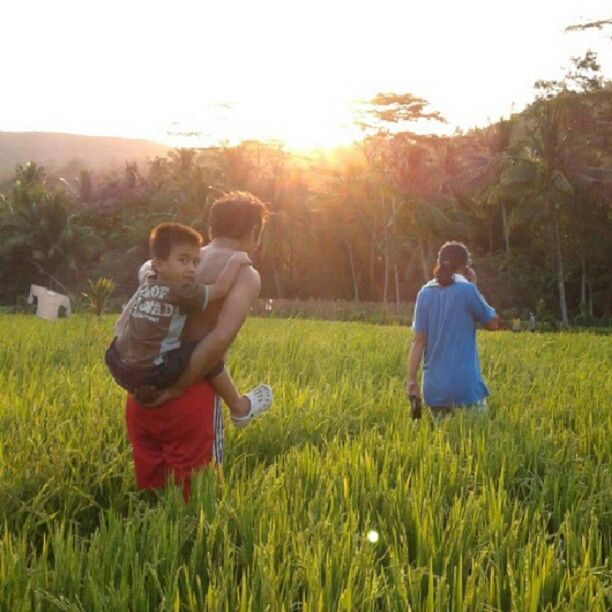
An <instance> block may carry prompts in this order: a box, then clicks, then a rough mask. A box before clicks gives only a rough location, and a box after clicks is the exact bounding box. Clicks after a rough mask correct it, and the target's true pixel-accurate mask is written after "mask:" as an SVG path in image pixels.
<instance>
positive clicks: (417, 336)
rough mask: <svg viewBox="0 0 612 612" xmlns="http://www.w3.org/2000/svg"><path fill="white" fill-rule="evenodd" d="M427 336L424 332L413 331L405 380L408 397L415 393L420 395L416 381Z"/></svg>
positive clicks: (417, 395)
mask: <svg viewBox="0 0 612 612" xmlns="http://www.w3.org/2000/svg"><path fill="white" fill-rule="evenodd" d="M426 343H427V337H426V336H425V333H424V332H414V336H413V338H412V343H411V345H410V354H409V355H408V378H407V382H406V395H407V396H408V397H410V396H412V395H415V396H416V397H421V390H420V388H419V383H418V381H417V374H418V371H419V365H420V363H421V359H422V358H423V353H424V351H425V344H426Z"/></svg>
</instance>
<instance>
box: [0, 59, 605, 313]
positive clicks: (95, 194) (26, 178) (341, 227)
mask: <svg viewBox="0 0 612 612" xmlns="http://www.w3.org/2000/svg"><path fill="white" fill-rule="evenodd" d="M536 87H537V92H538V95H537V97H536V99H535V100H534V102H533V103H532V104H531V105H530V106H529V107H528V108H526V109H525V110H524V111H523V112H521V113H519V114H516V115H513V116H512V117H511V118H509V119H505V120H500V121H497V122H495V123H492V124H490V125H489V126H487V127H486V128H483V129H476V130H471V131H469V132H467V133H456V134H454V135H452V136H435V135H422V134H417V133H415V132H414V131H412V130H407V129H402V130H401V131H398V130H397V129H395V128H397V126H406V125H408V126H410V122H413V121H417V120H423V119H428V120H431V121H443V118H442V117H441V116H440V115H439V114H438V113H435V112H432V111H429V110H428V105H427V102H426V101H425V100H423V99H421V98H418V97H416V96H414V95H411V94H401V95H400V94H379V95H378V96H376V97H375V98H374V99H373V100H372V101H371V103H370V105H369V106H368V108H367V110H366V113H365V115H364V117H363V126H364V129H365V132H364V138H363V139H362V140H361V141H360V142H358V143H355V144H354V145H353V146H351V147H346V148H343V149H338V150H336V151H334V152H328V153H321V154H319V155H316V156H314V155H313V156H309V157H303V156H298V155H296V154H292V153H290V152H288V151H286V150H284V149H283V148H282V146H280V145H277V144H270V143H261V142H255V141H248V142H243V143H242V144H240V145H239V146H233V147H229V146H228V147H217V148H208V149H200V150H197V149H178V150H175V151H172V152H171V153H169V154H168V155H167V156H166V157H158V158H156V159H153V160H151V161H150V162H148V163H147V164H145V165H139V164H137V163H134V162H129V163H126V164H125V167H124V168H123V169H121V170H120V171H116V170H115V171H108V172H104V173H97V174H96V173H93V172H91V171H89V170H87V169H81V171H80V173H79V174H78V175H77V176H67V175H64V176H59V175H58V174H57V173H54V174H47V173H46V172H45V169H44V168H42V167H40V166H38V165H36V164H34V163H29V164H26V165H23V166H19V167H17V168H16V171H15V175H14V177H13V178H12V179H11V180H10V181H8V182H7V183H6V184H4V185H3V186H2V189H1V191H2V195H1V196H0V198H1V199H0V300H1V301H2V302H3V303H5V304H14V303H15V301H16V300H19V299H20V298H19V296H23V295H24V294H26V293H27V291H28V288H29V285H30V284H31V283H38V284H44V285H47V286H49V287H51V288H54V289H58V290H60V291H66V292H69V293H71V294H73V295H79V294H80V292H81V291H82V290H83V288H84V287H85V286H86V283H87V281H88V280H92V279H96V278H98V277H107V278H110V279H112V280H113V281H115V283H116V285H117V287H118V290H117V292H118V295H119V296H120V297H125V296H127V295H128V294H129V293H130V292H131V291H133V289H134V286H135V284H136V270H137V269H138V266H139V265H140V263H141V262H142V261H143V260H144V259H145V258H146V256H147V247H146V244H147V234H148V231H149V229H150V228H151V227H152V226H153V225H155V224H156V223H159V222H161V221H168V220H176V221H180V222H184V223H189V224H191V225H193V226H194V227H196V228H198V229H200V230H202V231H204V230H205V227H206V215H207V211H208V208H209V206H210V205H211V203H212V202H213V201H214V199H215V198H216V197H217V196H218V195H219V194H220V193H223V192H225V191H229V190H235V189H239V190H246V191H250V192H252V193H254V194H256V195H258V196H259V197H260V198H262V199H263V200H264V201H266V202H267V203H268V205H269V208H270V212H271V215H270V219H269V223H268V227H267V229H266V232H265V234H264V241H263V245H262V248H261V250H260V252H259V253H258V254H257V256H256V261H255V264H256V266H257V268H258V269H259V270H260V272H261V273H262V280H263V295H264V297H271V298H284V299H292V298H299V299H308V298H317V299H345V300H354V301H357V302H359V301H379V302H382V303H383V304H390V303H396V304H400V303H402V302H412V301H413V300H414V297H415V294H416V291H417V290H418V288H419V287H420V286H421V284H423V282H425V281H427V280H428V279H429V278H431V272H432V268H433V265H434V263H435V258H436V254H437V250H438V249H439V247H440V246H441V245H442V243H443V242H445V241H446V240H449V239H454V240H462V241H464V242H465V243H466V244H467V245H468V246H469V248H470V249H471V251H472V253H473V256H474V260H475V261H474V265H475V267H476V268H477V269H478V271H479V272H480V277H481V282H480V284H481V286H482V289H483V291H484V292H485V294H486V295H487V297H488V298H489V299H490V300H491V301H492V302H493V303H495V304H496V305H498V306H499V307H500V308H502V309H504V308H505V309H510V308H514V309H517V310H521V309H528V310H532V311H537V312H538V313H539V314H540V315H541V316H544V315H548V316H551V317H555V318H557V319H559V320H560V321H562V322H563V323H564V324H566V325H567V324H569V323H571V322H572V321H580V322H587V321H589V320H595V319H609V317H610V315H611V313H610V281H611V275H610V263H609V253H610V252H611V249H610V247H611V238H610V236H611V232H610V213H611V198H612V159H611V158H612V153H611V151H612V147H611V146H610V145H611V142H612V87H611V84H610V82H606V81H604V80H603V79H602V78H601V76H599V65H598V63H597V58H596V56H595V55H594V54H592V53H590V52H589V53H587V54H586V55H585V56H584V57H582V58H576V59H575V60H574V62H573V64H572V68H571V70H570V71H569V72H568V74H567V75H566V76H565V78H564V79H563V80H561V81H548V82H543V81H541V82H539V83H537V85H536Z"/></svg>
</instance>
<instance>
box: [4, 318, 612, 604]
mask: <svg viewBox="0 0 612 612" xmlns="http://www.w3.org/2000/svg"><path fill="white" fill-rule="evenodd" d="M111 327H112V318H105V319H102V320H101V321H98V320H96V319H94V318H93V317H85V316H82V317H74V318H72V319H68V320H62V321H58V322H56V323H48V322H45V321H40V320H37V319H34V318H32V317H26V316H3V317H0V431H1V433H0V529H1V532H0V609H3V610H87V611H90V610H204V609H208V610H229V611H234V610H287V611H289V610H335V609H339V610H408V609H414V610H447V609H448V610H457V611H458V610H521V611H522V610H539V609H547V610H568V609H570V610H602V611H603V610H607V609H610V607H611V606H612V590H611V589H612V587H611V581H612V561H611V559H610V544H611V542H612V478H611V472H610V459H611V455H612V445H611V443H610V439H611V434H612V411H611V409H610V397H612V384H611V379H610V376H609V373H610V369H611V365H612V344H611V343H610V340H609V339H608V338H606V337H598V336H593V335H590V334H554V335H538V334H535V335H528V334H520V335H519V334H514V335H512V334H508V333H504V332H502V333H497V334H489V335H486V334H481V335H480V337H479V343H480V346H481V363H482V367H483V371H484V375H485V377H486V379H487V382H488V383H489V386H490V387H491V389H492V391H493V395H492V397H491V399H490V407H491V410H490V415H489V416H488V417H486V418H479V417H477V416H474V417H457V418H453V419H447V420H444V421H442V422H440V423H432V422H430V421H429V420H426V419H425V420H423V421H422V422H418V423H415V422H412V421H411V420H410V419H409V418H408V407H407V405H406V401H405V398H404V396H403V387H404V379H405V375H404V372H405V360H406V354H407V350H408V343H409V336H410V332H409V331H408V330H407V329H405V328H403V327H376V326H371V325H364V324H349V323H330V322H317V321H297V320H261V319H253V320H250V321H249V322H248V323H247V325H246V327H245V328H244V330H243V331H242V332H241V335H240V337H239V339H238V341H237V342H236V344H235V346H234V348H233V349H232V353H231V355H230V359H229V362H230V365H231V370H232V374H233V376H234V378H235V379H236V380H237V381H238V383H239V384H240V386H241V387H242V388H247V387H249V386H251V385H252V384H254V383H256V382H258V381H262V380H264V381H268V382H269V383H270V384H271V385H272V386H273V387H274V390H275V397H276V399H275V404H274V407H273V409H272V410H271V411H270V412H269V413H268V414H267V415H266V416H265V417H264V418H262V419H260V420H259V421H258V422H257V423H256V424H253V425H252V426H251V427H249V428H248V429H246V430H245V431H243V432H236V431H234V430H232V429H231V428H228V431H227V436H226V461H225V466H224V474H223V478H222V479H218V478H216V477H215V474H214V473H213V472H204V473H203V474H202V475H201V476H199V477H198V479H197V480H196V483H195V490H194V492H193V495H192V499H191V501H190V503H189V504H188V505H187V506H185V505H183V503H182V499H181V494H180V491H178V490H176V489H174V488H173V487H171V488H169V489H168V490H167V491H166V492H164V493H162V494H161V495H159V496H155V495H145V494H137V493H136V492H135V487H134V480H133V473H132V465H131V457H130V450H129V447H128V444H127V440H126V435H125V429H124V415H123V402H124V398H123V394H122V392H121V391H120V390H119V389H118V388H117V387H116V386H115V385H114V384H113V383H112V382H111V380H110V378H109V376H108V374H107V373H106V370H105V367H104V365H103V363H102V353H103V350H104V347H105V345H106V343H107V341H108V339H109V336H110V333H111ZM370 531H376V532H377V533H378V534H379V539H378V541H377V542H371V541H370V540H369V539H368V538H367V534H368V533H369V532H370Z"/></svg>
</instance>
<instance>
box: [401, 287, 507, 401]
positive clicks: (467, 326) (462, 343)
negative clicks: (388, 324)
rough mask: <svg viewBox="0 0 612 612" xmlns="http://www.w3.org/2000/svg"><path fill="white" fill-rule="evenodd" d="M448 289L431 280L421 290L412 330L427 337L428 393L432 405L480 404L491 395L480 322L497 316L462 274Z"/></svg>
mask: <svg viewBox="0 0 612 612" xmlns="http://www.w3.org/2000/svg"><path fill="white" fill-rule="evenodd" d="M455 279H456V280H455V282H454V283H452V284H451V285H448V286H447V287H442V286H440V285H438V283H437V282H435V281H431V282H429V283H427V284H426V285H424V286H423V287H422V288H421V290H420V291H419V293H418V295H417V299H416V304H415V307H414V320H413V323H412V329H413V330H414V331H416V332H422V333H424V334H425V335H426V340H427V342H426V345H425V355H424V359H423V396H424V398H425V402H426V403H427V404H428V405H429V406H453V405H466V404H475V403H476V402H479V401H480V400H481V399H483V398H485V397H487V395H489V390H488V389H487V386H486V385H485V383H484V381H483V379H482V376H481V374H480V363H479V361H478V351H477V349H476V323H488V322H489V321H491V320H492V319H494V318H495V309H494V308H492V307H491V306H489V304H487V303H486V301H485V299H484V298H483V297H482V295H481V294H480V292H479V291H478V289H477V288H476V286H475V285H473V284H472V283H470V282H467V281H466V280H465V279H464V278H463V277H462V276H460V275H455Z"/></svg>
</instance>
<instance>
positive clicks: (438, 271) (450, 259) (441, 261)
mask: <svg viewBox="0 0 612 612" xmlns="http://www.w3.org/2000/svg"><path fill="white" fill-rule="evenodd" d="M469 262H470V252H469V251H468V250H467V247H466V246H465V245H464V244H462V243H461V242H454V241H452V242H446V243H444V245H442V248H441V249H440V252H439V253H438V263H437V265H436V267H435V268H434V278H435V279H436V280H437V281H438V284H439V285H441V286H442V287H447V286H448V285H452V284H453V283H454V282H455V281H454V280H453V274H454V273H455V272H456V271H457V270H458V269H459V268H461V267H463V266H467V265H468V264H469Z"/></svg>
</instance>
